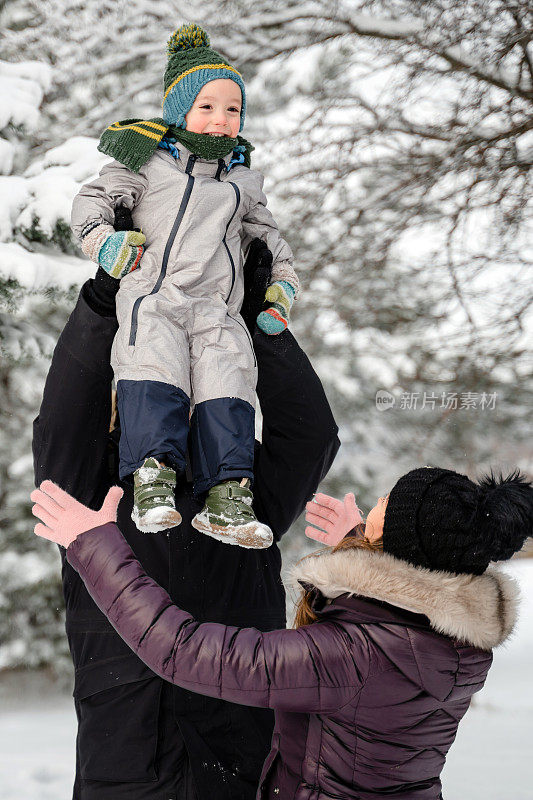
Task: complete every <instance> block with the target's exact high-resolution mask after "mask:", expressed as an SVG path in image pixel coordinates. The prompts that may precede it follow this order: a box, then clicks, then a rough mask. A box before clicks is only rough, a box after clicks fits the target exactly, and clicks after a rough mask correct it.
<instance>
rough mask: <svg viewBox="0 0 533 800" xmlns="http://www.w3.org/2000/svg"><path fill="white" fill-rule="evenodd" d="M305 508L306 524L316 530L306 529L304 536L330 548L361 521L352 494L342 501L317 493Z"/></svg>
mask: <svg viewBox="0 0 533 800" xmlns="http://www.w3.org/2000/svg"><path fill="white" fill-rule="evenodd" d="M305 508H306V514H305V519H306V522H311V523H312V525H316V528H314V527H307V528H306V529H305V535H306V536H308V537H309V538H310V539H315V540H316V541H317V542H322V543H323V544H327V545H330V546H332V547H334V546H335V545H337V544H339V542H340V541H342V539H344V537H345V536H346V534H347V533H349V532H350V531H351V530H352V529H353V528H355V526H356V525H359V523H360V522H362V521H363V518H362V516H361V512H360V511H359V509H358V508H357V504H356V502H355V495H354V494H353V493H352V492H350V493H349V494H347V495H345V497H344V500H337V499H336V498H335V497H330V496H329V495H328V494H321V493H320V492H318V494H316V495H315V499H314V500H312V501H311V502H310V503H307V504H306V506H305Z"/></svg>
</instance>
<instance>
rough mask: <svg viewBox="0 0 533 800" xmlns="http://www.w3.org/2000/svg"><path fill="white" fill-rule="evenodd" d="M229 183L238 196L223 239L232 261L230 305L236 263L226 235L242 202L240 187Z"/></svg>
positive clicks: (228, 297) (227, 300) (227, 299)
mask: <svg viewBox="0 0 533 800" xmlns="http://www.w3.org/2000/svg"><path fill="white" fill-rule="evenodd" d="M228 183H229V185H230V186H233V188H234V190H235V194H236V196H237V202H236V203H235V209H234V211H233V214H232V215H231V217H230V219H229V222H228V224H227V225H226V230H225V232H224V237H223V239H222V243H223V245H224V247H225V248H226V252H227V254H228V257H229V260H230V264H231V288H230V290H229V294H228V296H227V297H226V303H228V302H229V299H230V297H231V293H232V291H233V286H234V284H235V264H234V262H233V258H232V256H231V253H230V249H229V247H228V243H227V242H226V235H227V233H228V230H229V226H230V225H231V222H232V220H233V217H234V216H235V214H236V213H237V209H238V208H239V203H240V202H241V193H240V192H239V187H238V186H236V185H235V184H234V183H232V182H231V181H228Z"/></svg>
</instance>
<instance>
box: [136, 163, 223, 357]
mask: <svg viewBox="0 0 533 800" xmlns="http://www.w3.org/2000/svg"><path fill="white" fill-rule="evenodd" d="M196 158H197V156H195V155H191V156H189V160H188V161H187V167H186V168H185V172H186V173H187V175H188V176H189V177H188V179H187V186H186V187H185V191H184V193H183V197H182V198H181V204H180V207H179V211H178V214H177V216H176V219H175V220H174V225H173V226H172V230H171V231H170V236H169V237H168V239H167V243H166V245H165V251H164V253H163V263H162V264H161V272H160V273H159V277H158V279H157V281H156V284H155V286H154V288H153V289H152V291H151V292H150V293H149V294H143V295H142V296H141V297H138V298H137V300H136V301H135V303H134V304H133V309H132V312H131V328H130V339H129V345H130V346H133V345H135V340H136V338H137V326H138V318H139V306H140V305H141V303H142V301H143V300H144V298H145V297H149V296H150V295H152V294H156V293H157V292H158V291H159V289H160V288H161V284H162V283H163V279H164V277H165V275H166V274H167V266H168V258H169V256H170V251H171V250H172V245H173V244H174V239H175V238H176V234H177V232H178V228H179V226H180V225H181V221H182V219H183V216H184V214H185V211H186V209H187V206H188V204H189V198H190V196H191V192H192V187H193V184H194V177H193V176H192V175H191V171H192V168H193V167H194V163H195V161H196ZM235 188H236V187H235ZM235 210H237V209H235ZM232 219H233V217H232Z"/></svg>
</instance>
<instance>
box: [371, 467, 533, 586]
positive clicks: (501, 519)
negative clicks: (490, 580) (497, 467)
mask: <svg viewBox="0 0 533 800" xmlns="http://www.w3.org/2000/svg"><path fill="white" fill-rule="evenodd" d="M532 535H533V486H532V484H531V483H530V482H529V481H528V480H527V478H526V477H525V476H524V475H521V474H520V472H519V471H518V470H515V471H514V472H513V473H511V474H510V475H508V476H507V477H505V478H504V477H503V475H501V474H500V475H499V476H495V475H494V474H493V473H491V474H490V475H486V476H485V477H483V478H482V479H481V480H480V481H479V483H474V482H473V481H471V480H470V479H469V478H468V477H467V476H466V475H460V474H459V473H457V472H454V471H453V470H447V469H440V468H437V467H421V468H418V469H414V470H411V471H410V472H408V473H407V474H406V475H403V476H402V477H401V478H400V479H399V480H398V481H397V483H396V484H395V486H394V487H393V488H392V490H391V492H390V495H389V500H388V503H387V508H386V510H385V522H384V526H383V550H384V551H385V552H387V553H390V554H391V555H393V556H396V557H397V558H401V559H403V560H404V561H408V562H409V563H411V564H414V565H415V566H420V567H426V568H428V569H433V570H443V571H446V572H454V573H467V574H472V575H481V573H483V572H484V571H485V570H486V568H487V567H488V565H489V563H490V562H491V561H503V560H506V559H508V558H510V557H511V556H512V555H513V554H514V553H516V552H517V551H518V550H520V549H521V547H522V546H523V544H524V542H525V540H526V539H527V538H528V537H529V536H532Z"/></svg>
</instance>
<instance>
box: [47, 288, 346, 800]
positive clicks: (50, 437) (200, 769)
mask: <svg viewBox="0 0 533 800" xmlns="http://www.w3.org/2000/svg"><path fill="white" fill-rule="evenodd" d="M93 283H94V282H92V281H89V282H88V283H87V284H86V285H85V286H84V287H83V289H82V292H81V294H80V297H79V300H78V303H77V305H76V307H75V309H74V311H73V313H72V315H71V316H70V319H69V320H68V322H67V325H66V327H65V329H64V331H63V333H62V334H61V336H60V338H59V341H58V344H57V346H56V348H55V351H54V355H53V359H52V364H51V367H50V371H49V374H48V378H47V381H46V385H45V390H44V397H43V402H42V405H41V409H40V412H39V416H38V417H37V419H36V420H35V422H34V442H33V450H34V464H35V481H36V484H37V485H39V484H40V483H41V481H43V480H44V479H45V478H48V479H51V480H53V481H55V482H56V483H57V484H59V485H60V486H61V487H63V488H64V489H65V490H66V491H68V492H70V493H71V494H73V495H74V496H75V497H76V498H77V499H78V500H80V501H81V502H84V503H86V504H87V505H89V506H91V507H92V508H99V507H100V505H101V503H102V501H103V499H104V497H105V495H106V493H107V490H108V489H109V487H110V485H112V484H118V483H119V480H118V469H117V467H118V454H117V431H115V432H114V433H113V434H111V435H110V434H109V433H108V431H109V422H110V414H111V382H112V377H113V375H112V370H111V367H110V350H111V344H112V341H113V337H114V335H115V332H116V330H117V321H116V318H115V316H113V315H108V316H105V315H104V314H103V313H102V307H101V304H100V303H99V302H98V300H97V299H96V294H95V292H94V286H93ZM98 312H100V313H98ZM254 348H255V352H256V355H257V361H258V368H259V380H258V386H257V394H258V397H259V402H260V405H261V410H262V413H263V433H262V443H261V444H259V443H257V444H256V453H255V465H254V473H255V479H254V498H255V502H254V508H255V511H256V514H257V517H258V518H259V520H261V521H262V522H266V523H267V524H268V525H270V527H271V528H272V530H273V532H274V536H275V539H276V540H279V539H280V537H281V536H282V535H283V534H284V533H285V532H286V531H287V529H288V528H289V527H290V525H291V524H292V523H293V522H294V520H295V519H296V518H297V517H298V516H299V514H300V513H301V512H302V510H303V508H304V505H305V503H306V501H307V500H309V499H310V498H311V495H312V494H313V492H315V491H316V489H317V486H318V484H319V483H320V481H321V480H322V478H323V477H324V476H325V474H326V473H327V471H328V469H329V467H330V465H331V463H332V461H333V459H334V457H335V454H336V452H337V450H338V447H339V441H338V437H337V426H336V424H335V421H334V419H333V416H332V414H331V410H330V407H329V405H328V402H327V399H326V397H325V394H324V391H323V388H322V385H321V383H320V380H319V378H318V377H317V375H316V373H315V372H314V370H313V368H312V366H311V364H310V362H309V360H308V359H307V357H306V355H305V354H304V353H303V351H302V350H301V349H300V347H299V346H298V344H297V342H296V341H295V339H294V337H293V336H292V334H291V333H290V332H289V331H285V333H283V334H281V335H280V336H273V337H269V336H266V335H264V334H262V333H261V332H259V331H258V330H256V332H255V334H254ZM122 485H123V488H124V497H123V499H122V501H121V503H120V506H119V510H118V525H119V526H120V529H121V530H122V532H123V533H124V536H125V537H126V539H127V540H128V542H129V543H130V545H131V546H132V548H133V550H134V551H135V553H136V555H137V557H138V558H139V559H140V561H141V563H142V564H143V566H144V568H145V569H146V571H147V573H148V574H149V575H150V576H151V577H152V578H154V579H155V580H156V581H157V582H158V583H160V584H161V586H163V587H164V588H165V589H167V591H168V592H169V593H170V596H171V597H172V599H173V601H174V602H176V603H177V604H178V605H179V606H180V607H181V608H184V609H186V610H187V611H189V612H190V613H191V614H192V615H193V616H194V617H195V618H196V619H198V620H200V621H204V620H209V621H215V622H216V621H219V622H222V623H225V624H229V625H238V626H242V627H248V626H253V627H257V628H259V629H261V630H272V629H274V628H280V627H284V626H285V594H284V590H283V585H282V582H281V578H280V565H281V556H280V553H279V550H278V546H277V544H276V543H275V544H273V545H272V547H270V548H269V549H268V550H244V549H242V548H240V547H236V546H229V545H227V544H223V543H221V542H218V541H216V540H214V539H211V538H209V537H207V536H204V535H203V534H201V533H198V532H197V531H196V530H194V528H192V527H191V524H190V523H191V519H192V518H193V516H194V515H195V514H196V513H197V512H198V511H199V510H200V508H201V502H199V501H198V500H197V499H195V498H194V496H193V493H192V485H191V484H190V483H189V482H187V481H186V480H185V479H183V481H182V482H181V483H180V481H179V479H178V488H177V492H176V505H177V508H178V510H179V511H180V513H181V514H182V517H183V522H182V524H181V525H180V526H179V527H177V528H174V529H172V530H170V531H169V532H168V533H160V534H143V533H139V532H138V531H137V529H136V527H135V525H134V524H133V522H132V521H131V518H130V513H131V507H132V501H133V492H132V487H131V485H129V484H122ZM62 556H63V566H62V576H63V587H64V595H65V602H66V615H67V616H66V620H67V621H66V627H67V635H68V640H69V646H70V649H71V653H72V658H73V661H74V667H75V688H74V696H75V702H76V710H77V714H78V723H79V729H78V739H77V780H76V785H77V787H78V789H77V790H75V797H79V798H80V800H84V798H85V796H87V797H91V798H92V797H93V795H92V794H90V792H88V793H87V795H85V794H84V793H83V791H82V790H81V789H80V788H79V787H80V786H82V785H85V784H86V785H87V786H91V785H93V784H92V783H91V782H92V781H102V782H110V783H111V782H116V783H115V786H116V790H115V791H113V790H110V792H109V794H105V793H104V792H103V790H100V791H99V792H98V794H97V795H94V796H99V797H102V800H107V798H108V797H109V798H111V797H122V796H127V797H128V798H129V800H136V798H137V797H139V798H141V797H142V798H145V797H150V798H152V797H153V798H159V797H161V798H162V800H163V799H164V798H166V797H167V793H165V794H158V792H157V786H158V781H159V780H160V779H161V776H159V775H158V765H157V751H158V748H159V749H160V748H161V741H159V742H158V731H159V738H161V730H160V728H158V713H159V703H160V697H161V688H162V681H161V680H160V679H159V678H158V677H157V676H155V675H154V674H153V673H152V672H151V671H150V670H149V669H148V667H146V665H145V664H144V663H143V662H141V661H140V660H139V659H138V658H137V656H135V655H134V654H133V653H132V652H131V651H130V650H129V649H128V648H127V646H126V645H125V644H124V643H123V642H122V640H121V639H120V637H119V636H118V635H117V634H116V633H115V631H114V629H112V628H111V626H110V625H109V623H108V622H107V620H106V619H105V618H104V616H103V615H102V614H101V613H100V611H99V610H98V609H97V608H96V606H95V605H94V603H93V602H92V600H91V598H90V597H89V595H88V593H87V591H86V589H85V587H84V585H83V582H82V581H81V580H80V579H79V576H78V574H77V573H76V572H75V571H74V570H73V569H72V568H71V567H70V566H69V564H68V562H67V561H66V559H65V558H64V551H62ZM170 688H171V690H172V695H173V697H172V700H173V711H174V715H175V720H176V724H177V725H178V727H179V730H180V732H181V735H182V737H183V740H184V742H185V745H186V748H187V753H188V756H189V759H190V764H191V768H192V773H193V775H194V781H195V785H196V792H197V794H198V797H199V799H200V800H204V798H206V799H207V798H209V800H213V797H217V798H221V800H225V799H226V798H227V800H230V798H231V800H238V799H239V798H242V799H243V800H248V799H250V800H251V798H253V797H254V795H255V786H256V785H257V781H258V778H259V774H260V770H261V765H262V762H263V760H264V758H265V756H266V754H267V752H268V750H269V741H270V735H271V731H272V724H273V720H272V718H271V716H270V712H268V711H263V710H260V709H249V708H246V707H243V706H236V705H233V704H231V703H225V702H223V701H218V700H213V699H210V698H207V697H203V696H201V695H196V694H193V693H191V692H187V691H185V690H182V689H180V688H178V687H170ZM165 691H166V692H168V691H169V690H168V689H166V690H165ZM221 775H222V776H223V780H222V779H221ZM148 784H149V785H150V786H152V787H153V794H150V793H147V791H146V790H148V789H149V786H148ZM94 785H95V786H96V785H97V784H94ZM119 785H120V786H123V785H127V786H128V787H129V788H128V791H127V792H125V793H124V795H123V794H122V793H120V792H119ZM135 787H137V788H135ZM217 787H218V788H217ZM141 789H142V791H141ZM137 792H138V793H137ZM169 796H170V795H169ZM176 796H177V797H181V795H176Z"/></svg>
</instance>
